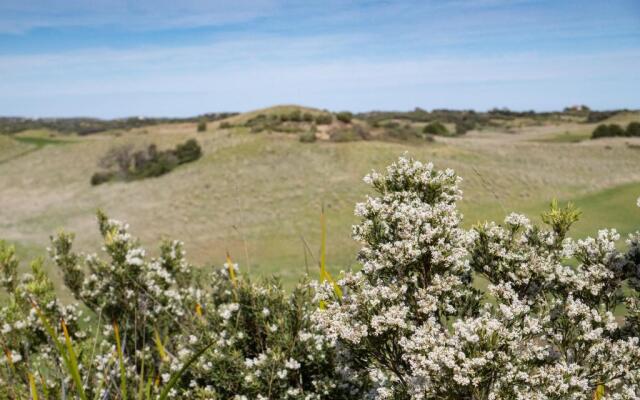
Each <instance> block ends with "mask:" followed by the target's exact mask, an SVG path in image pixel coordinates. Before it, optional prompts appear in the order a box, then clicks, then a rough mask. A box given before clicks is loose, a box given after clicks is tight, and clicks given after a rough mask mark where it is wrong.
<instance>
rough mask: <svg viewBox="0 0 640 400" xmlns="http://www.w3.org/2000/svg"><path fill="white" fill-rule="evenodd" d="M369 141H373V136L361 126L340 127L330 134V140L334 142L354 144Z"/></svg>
mask: <svg viewBox="0 0 640 400" xmlns="http://www.w3.org/2000/svg"><path fill="white" fill-rule="evenodd" d="M369 139H371V134H370V133H369V131H367V130H366V129H365V128H364V127H362V126H361V125H352V126H348V127H338V128H334V129H332V130H331V131H330V132H329V140H331V141H332V142H353V141H356V140H369Z"/></svg>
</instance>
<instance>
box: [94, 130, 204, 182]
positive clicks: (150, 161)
mask: <svg viewBox="0 0 640 400" xmlns="http://www.w3.org/2000/svg"><path fill="white" fill-rule="evenodd" d="M201 156H202V148H201V147H200V145H199V144H198V142H197V141H196V140H195V139H189V140H187V141H186V142H184V143H180V144H178V145H177V146H176V148H175V149H170V150H165V151H158V149H157V147H156V145H155V144H152V145H150V146H149V147H147V149H145V150H139V151H136V152H135V153H132V152H131V148H130V147H118V148H113V149H111V150H109V152H107V154H106V155H105V156H104V157H103V158H102V159H101V160H100V163H99V165H100V166H101V167H103V168H106V169H107V170H106V171H99V172H96V173H95V174H93V176H92V177H91V184H92V185H99V184H101V183H104V182H107V181H110V180H116V179H120V180H125V181H131V180H135V179H144V178H150V177H154V176H160V175H164V174H166V173H168V172H170V171H171V170H173V169H174V168H175V167H177V166H178V165H180V164H185V163H188V162H191V161H195V160H197V159H198V158H200V157H201ZM114 168H115V170H114Z"/></svg>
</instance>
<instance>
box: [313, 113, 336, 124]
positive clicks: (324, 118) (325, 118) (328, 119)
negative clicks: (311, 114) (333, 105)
mask: <svg viewBox="0 0 640 400" xmlns="http://www.w3.org/2000/svg"><path fill="white" fill-rule="evenodd" d="M315 122H316V125H329V124H331V123H332V122H333V116H332V115H331V114H320V115H317V116H316V118H315Z"/></svg>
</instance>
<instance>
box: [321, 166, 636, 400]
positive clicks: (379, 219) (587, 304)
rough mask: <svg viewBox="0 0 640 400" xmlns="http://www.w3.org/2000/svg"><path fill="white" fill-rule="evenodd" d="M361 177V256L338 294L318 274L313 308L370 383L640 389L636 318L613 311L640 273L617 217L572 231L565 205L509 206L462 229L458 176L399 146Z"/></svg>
mask: <svg viewBox="0 0 640 400" xmlns="http://www.w3.org/2000/svg"><path fill="white" fill-rule="evenodd" d="M365 181H366V182H367V183H369V184H371V185H372V186H373V187H374V188H375V189H376V190H377V192H378V193H379V195H378V196H377V197H369V198H367V200H366V201H365V202H364V203H362V204H359V205H358V206H357V207H356V214H357V215H358V216H360V217H361V218H362V222H361V223H360V224H359V225H357V226H356V227H354V237H355V238H356V239H357V240H359V241H360V242H361V243H362V244H363V247H362V249H361V251H360V260H361V262H362V265H363V268H362V270H361V271H360V272H356V273H347V274H346V275H345V277H344V279H343V280H341V282H340V284H341V285H342V286H343V289H344V295H343V296H342V298H340V297H338V296H336V294H335V293H334V292H333V290H332V287H331V286H330V285H328V284H326V285H321V286H320V288H319V291H318V296H317V297H318V299H317V300H319V301H322V302H323V304H325V305H326V306H325V307H324V308H323V309H320V310H318V311H316V313H315V315H314V319H315V321H316V322H317V324H318V325H319V326H320V327H322V329H323V330H324V331H325V332H326V334H327V335H328V336H329V337H331V338H333V339H335V340H337V342H338V344H340V345H342V346H345V347H346V348H348V349H349V350H350V351H351V353H352V354H354V355H356V358H359V363H360V364H362V365H368V366H369V367H368V370H369V376H370V377H371V379H372V381H373V382H374V385H375V386H376V391H375V395H374V397H376V398H379V399H386V398H389V399H391V398H393V399H396V398H411V399H467V398H468V399H552V398H554V399H570V398H576V399H578V398H584V399H590V398H592V396H593V394H594V393H595V392H596V390H601V389H603V388H604V390H605V392H606V395H607V398H611V399H637V398H640V347H639V346H638V341H639V339H638V336H639V332H638V331H639V330H640V326H639V325H638V323H637V320H635V322H634V320H633V319H632V318H630V317H628V318H627V321H626V323H622V321H621V320H618V319H617V318H616V317H615V314H614V313H616V312H618V311H619V310H620V309H621V306H622V298H623V297H624V290H623V288H624V287H623V286H624V282H625V280H626V279H627V278H629V277H630V275H629V274H630V273H631V271H637V272H636V273H637V274H638V277H640V267H638V261H640V257H639V256H638V254H640V253H639V252H638V245H637V243H638V242H637V237H636V239H635V240H636V241H635V242H634V241H633V240H634V239H633V237H632V238H631V239H630V241H629V245H630V250H629V252H628V253H626V254H625V253H620V252H618V251H617V250H616V242H617V240H618V238H619V235H617V233H616V232H615V231H613V230H603V231H600V232H599V233H598V236H597V237H596V238H588V239H585V240H579V241H577V242H575V241H573V240H571V239H568V238H565V237H564V233H565V232H566V230H567V229H566V228H568V226H570V223H571V222H573V221H574V220H575V219H572V218H574V216H575V213H574V214H571V215H570V214H569V211H566V210H565V211H562V210H560V209H557V210H555V211H554V212H553V213H552V214H550V215H551V216H552V218H548V220H549V221H550V225H551V226H550V229H548V230H547V229H542V228H539V227H537V226H534V225H532V224H531V223H530V221H529V220H528V219H527V218H526V217H524V216H522V215H518V214H511V215H509V216H507V218H506V219H505V221H504V225H503V226H498V225H496V224H493V223H490V224H485V225H482V226H479V227H476V228H474V229H472V230H469V231H465V230H464V229H462V228H461V227H460V221H461V216H460V214H459V213H458V211H457V209H456V204H455V202H456V201H457V200H458V199H460V196H461V192H460V190H459V189H458V184H459V182H460V179H459V178H458V177H456V176H455V174H454V173H453V172H452V171H450V170H446V171H437V170H435V169H434V168H433V166H432V165H431V164H422V163H420V162H418V161H414V160H412V159H409V158H407V157H403V158H401V159H400V160H399V161H398V162H396V163H394V164H393V165H391V166H390V167H388V169H387V171H386V173H385V174H379V173H375V172H374V173H372V174H370V175H368V176H367V177H366V178H365ZM567 210H569V209H567ZM569 260H577V263H576V262H574V263H570V262H568V261H569ZM483 282H485V284H484V285H485V286H487V290H486V291H485V292H484V293H483V292H481V291H479V290H477V289H474V286H475V287H478V286H482V285H483ZM637 295H638V292H637V291H634V292H633V294H632V295H631V297H634V296H635V297H636V298H637ZM627 300H628V303H629V304H633V305H635V306H636V307H637V305H638V304H639V303H640V302H638V301H635V302H633V301H630V299H629V298H628V299H627ZM631 313H633V311H632V312H631ZM631 315H632V314H630V316H631ZM638 315H639V316H640V314H638Z"/></svg>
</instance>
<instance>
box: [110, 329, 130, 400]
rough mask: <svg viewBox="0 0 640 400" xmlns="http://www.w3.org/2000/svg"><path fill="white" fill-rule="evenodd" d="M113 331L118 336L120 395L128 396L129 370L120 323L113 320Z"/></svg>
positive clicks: (122, 396)
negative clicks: (123, 349)
mask: <svg viewBox="0 0 640 400" xmlns="http://www.w3.org/2000/svg"><path fill="white" fill-rule="evenodd" d="M113 333H114V335H115V337H116V350H117V351H118V364H120V396H121V398H123V399H126V398H127V371H126V368H125V367H124V355H123V354H122V343H120V330H119V329H118V323H117V322H115V321H114V322H113Z"/></svg>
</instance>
